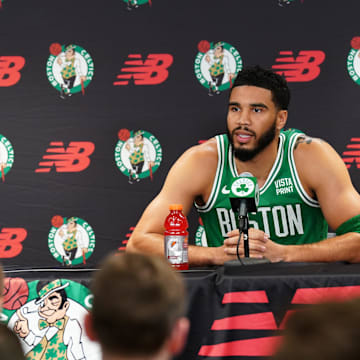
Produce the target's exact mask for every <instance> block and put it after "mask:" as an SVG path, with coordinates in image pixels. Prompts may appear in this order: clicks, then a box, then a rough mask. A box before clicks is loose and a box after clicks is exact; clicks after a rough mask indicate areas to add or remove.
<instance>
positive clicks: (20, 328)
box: [14, 309, 30, 338]
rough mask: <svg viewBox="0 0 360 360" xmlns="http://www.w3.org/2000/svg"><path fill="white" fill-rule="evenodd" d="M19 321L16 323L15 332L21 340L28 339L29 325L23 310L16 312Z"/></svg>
mask: <svg viewBox="0 0 360 360" xmlns="http://www.w3.org/2000/svg"><path fill="white" fill-rule="evenodd" d="M16 315H17V316H18V318H19V320H17V321H16V322H15V325H14V332H15V333H16V334H18V335H19V336H20V337H21V338H26V337H27V336H28V335H29V332H30V330H29V325H28V321H27V319H26V318H25V317H24V316H23V315H22V314H21V310H20V309H19V310H18V311H17V312H16Z"/></svg>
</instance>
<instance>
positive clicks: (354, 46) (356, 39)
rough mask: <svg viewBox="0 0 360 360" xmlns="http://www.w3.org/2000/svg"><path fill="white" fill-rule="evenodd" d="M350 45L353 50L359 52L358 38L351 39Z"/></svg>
mask: <svg viewBox="0 0 360 360" xmlns="http://www.w3.org/2000/svg"><path fill="white" fill-rule="evenodd" d="M350 45H351V47H352V48H353V49H355V50H359V49H360V36H354V37H353V38H352V39H351V42H350Z"/></svg>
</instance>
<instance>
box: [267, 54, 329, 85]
mask: <svg viewBox="0 0 360 360" xmlns="http://www.w3.org/2000/svg"><path fill="white" fill-rule="evenodd" d="M324 60H325V53H324V52H323V51H321V50H302V51H300V52H299V55H298V56H297V57H295V56H294V54H293V52H292V51H280V56H279V57H278V58H277V59H276V60H275V61H276V62H277V64H275V65H273V66H272V68H273V70H274V71H275V72H276V73H277V74H279V75H284V76H285V78H286V80H287V81H288V82H307V81H312V80H314V79H316V78H317V77H318V76H319V74H320V67H319V65H320V64H322V63H323V62H324Z"/></svg>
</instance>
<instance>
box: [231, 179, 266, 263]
mask: <svg viewBox="0 0 360 360" xmlns="http://www.w3.org/2000/svg"><path fill="white" fill-rule="evenodd" d="M229 198H230V202H231V207H232V210H233V212H234V213H238V227H239V242H238V246H239V243H240V237H241V233H243V234H244V255H245V257H249V241H248V226H249V219H248V213H249V212H256V210H257V205H258V204H259V186H258V184H257V180H256V178H255V177H254V176H253V175H252V174H251V173H249V172H243V173H241V174H240V176H239V177H237V178H235V179H234V180H233V181H232V183H231V187H230V194H229ZM237 254H238V258H239V252H238V249H237ZM239 260H240V259H239Z"/></svg>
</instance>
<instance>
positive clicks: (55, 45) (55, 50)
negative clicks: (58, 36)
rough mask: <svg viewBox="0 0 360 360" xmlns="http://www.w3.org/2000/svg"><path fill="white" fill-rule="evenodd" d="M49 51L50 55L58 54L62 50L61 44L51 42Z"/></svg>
mask: <svg viewBox="0 0 360 360" xmlns="http://www.w3.org/2000/svg"><path fill="white" fill-rule="evenodd" d="M49 51H50V54H51V55H54V56H58V55H59V54H60V53H61V52H62V46H61V45H60V44H59V43H52V44H51V45H50V47H49Z"/></svg>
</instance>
